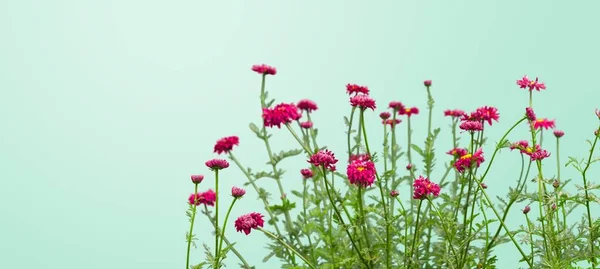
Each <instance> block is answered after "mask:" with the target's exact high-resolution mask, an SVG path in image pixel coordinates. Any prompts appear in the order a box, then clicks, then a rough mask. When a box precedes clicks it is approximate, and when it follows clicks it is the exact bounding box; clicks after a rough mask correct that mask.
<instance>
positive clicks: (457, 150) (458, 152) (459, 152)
mask: <svg viewBox="0 0 600 269" xmlns="http://www.w3.org/2000/svg"><path fill="white" fill-rule="evenodd" d="M467 153H468V151H467V149H464V148H454V149H451V150H450V151H448V152H446V154H448V155H452V156H454V157H458V158H460V157H462V156H465V155H467Z"/></svg>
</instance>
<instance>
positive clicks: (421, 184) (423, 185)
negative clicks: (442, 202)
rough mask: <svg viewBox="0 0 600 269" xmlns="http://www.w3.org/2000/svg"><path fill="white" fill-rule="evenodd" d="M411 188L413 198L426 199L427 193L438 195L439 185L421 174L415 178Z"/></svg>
mask: <svg viewBox="0 0 600 269" xmlns="http://www.w3.org/2000/svg"><path fill="white" fill-rule="evenodd" d="M413 189H414V192H413V199H418V200H423V199H426V198H427V196H428V195H433V196H434V197H438V196H439V195H440V186H439V185H438V184H435V183H433V182H431V181H429V179H428V178H426V177H423V176H419V178H417V179H415V182H414V183H413Z"/></svg>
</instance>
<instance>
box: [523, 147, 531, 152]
mask: <svg viewBox="0 0 600 269" xmlns="http://www.w3.org/2000/svg"><path fill="white" fill-rule="evenodd" d="M525 151H526V152H527V153H532V152H533V149H532V148H529V147H528V148H526V149H525Z"/></svg>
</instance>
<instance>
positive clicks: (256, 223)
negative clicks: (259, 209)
mask: <svg viewBox="0 0 600 269" xmlns="http://www.w3.org/2000/svg"><path fill="white" fill-rule="evenodd" d="M263 218H264V216H263V215H262V214H260V213H256V212H252V213H250V214H246V215H242V216H240V217H239V218H237V219H236V220H235V223H234V225H235V229H236V231H238V232H241V231H243V232H244V233H245V234H246V235H248V234H250V231H252V229H256V228H258V227H263V226H264V224H265V221H264V220H263Z"/></svg>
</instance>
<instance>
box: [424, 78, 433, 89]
mask: <svg viewBox="0 0 600 269" xmlns="http://www.w3.org/2000/svg"><path fill="white" fill-rule="evenodd" d="M423 85H425V87H430V86H431V80H430V79H428V80H425V81H423Z"/></svg>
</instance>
